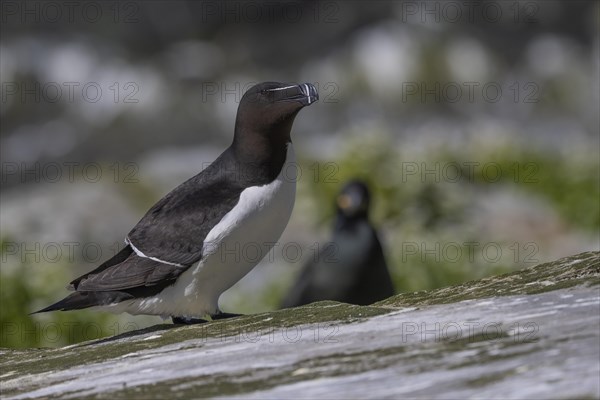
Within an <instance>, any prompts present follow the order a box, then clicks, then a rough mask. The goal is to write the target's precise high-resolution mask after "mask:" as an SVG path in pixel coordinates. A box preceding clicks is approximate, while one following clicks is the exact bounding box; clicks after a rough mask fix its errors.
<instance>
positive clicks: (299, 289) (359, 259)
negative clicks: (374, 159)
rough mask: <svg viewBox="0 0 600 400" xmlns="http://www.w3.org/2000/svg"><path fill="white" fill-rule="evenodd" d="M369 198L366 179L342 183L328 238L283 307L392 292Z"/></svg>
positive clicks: (362, 299)
mask: <svg viewBox="0 0 600 400" xmlns="http://www.w3.org/2000/svg"><path fill="white" fill-rule="evenodd" d="M369 202H370V195H369V190H368V189H367V186H366V184H365V183H363V182H361V181H357V180H354V181H350V182H348V183H347V184H346V185H345V186H344V187H343V189H342V190H341V192H340V194H339V195H338V196H337V201H336V207H337V216H336V219H335V225H334V228H333V235H332V238H331V241H330V242H328V243H327V244H325V245H324V246H323V247H322V249H321V250H320V251H319V252H318V253H317V254H316V257H311V260H310V261H309V262H308V263H307V264H306V265H305V266H304V268H303V269H302V271H301V272H300V275H299V277H298V279H297V281H296V283H295V284H294V286H293V287H292V289H291V290H290V291H289V293H288V295H287V297H285V299H284V300H283V302H282V307H295V306H300V305H303V304H308V303H312V302H314V301H320V300H335V301H341V302H344V303H350V304H358V305H367V304H372V303H374V302H376V301H379V300H383V299H385V298H388V297H390V296H392V295H393V294H394V287H393V284H392V279H391V277H390V274H389V271H388V268H387V264H386V261H385V256H384V254H383V250H382V247H381V243H380V242H379V239H378V238H377V232H376V231H375V229H374V228H373V227H372V226H371V224H370V222H369V219H368V211H369Z"/></svg>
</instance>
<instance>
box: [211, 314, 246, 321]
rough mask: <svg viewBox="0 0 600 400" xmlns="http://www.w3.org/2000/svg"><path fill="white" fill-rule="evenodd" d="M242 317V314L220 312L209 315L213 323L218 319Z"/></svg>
mask: <svg viewBox="0 0 600 400" xmlns="http://www.w3.org/2000/svg"><path fill="white" fill-rule="evenodd" d="M242 315H243V314H232V313H226V312H220V313H218V314H214V315H211V316H210V317H211V318H212V319H213V321H216V320H219V319H225V318H234V317H240V316H242Z"/></svg>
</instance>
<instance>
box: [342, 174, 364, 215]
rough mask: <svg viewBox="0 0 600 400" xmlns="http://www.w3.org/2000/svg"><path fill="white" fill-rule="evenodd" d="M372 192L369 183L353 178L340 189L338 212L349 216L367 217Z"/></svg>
mask: <svg viewBox="0 0 600 400" xmlns="http://www.w3.org/2000/svg"><path fill="white" fill-rule="evenodd" d="M370 197H371V196H370V194H369V189H368V187H367V185H366V184H365V183H364V182H362V181H359V180H352V181H350V182H348V183H346V185H344V187H343V188H342V190H341V191H340V194H339V195H338V196H337V199H336V205H337V209H338V213H341V214H342V215H344V216H345V217H347V218H366V217H367V215H368V212H369V203H370V200H371V199H370Z"/></svg>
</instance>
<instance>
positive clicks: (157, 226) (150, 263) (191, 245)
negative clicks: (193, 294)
mask: <svg viewBox="0 0 600 400" xmlns="http://www.w3.org/2000/svg"><path fill="white" fill-rule="evenodd" d="M226 154H227V153H224V154H223V155H221V157H219V159H217V160H216V161H215V162H214V163H213V164H211V166H210V167H208V168H207V169H205V170H204V171H202V172H201V173H200V174H198V175H196V176H194V177H193V178H191V179H189V180H188V181H186V182H184V183H183V184H181V185H180V186H178V187H177V188H175V189H174V190H173V191H171V192H170V193H169V194H167V195H166V196H165V197H163V198H162V199H161V200H159V201H158V202H157V203H156V204H155V205H154V206H153V207H152V208H150V210H149V211H148V212H147V213H146V215H144V217H143V218H142V219H141V220H140V222H138V224H137V225H136V226H135V227H134V228H133V229H132V230H131V232H130V233H129V235H128V236H127V240H128V241H129V243H130V245H128V246H127V247H126V248H125V249H124V250H122V251H121V252H119V253H118V254H117V255H115V256H114V257H113V258H112V259H110V260H108V261H107V262H105V263H104V264H102V265H101V266H100V267H98V268H96V269H95V270H94V271H92V272H90V273H88V274H86V275H83V276H81V277H79V278H77V279H75V280H74V281H73V282H72V285H73V288H74V289H75V290H77V291H115V290H129V289H132V290H135V289H137V288H144V287H146V288H147V287H153V286H155V287H156V290H158V291H160V290H162V288H163V287H164V285H165V283H169V282H170V283H173V282H174V281H175V279H177V277H178V276H179V275H181V273H183V272H184V271H185V270H186V269H187V268H189V267H190V266H191V265H192V264H193V263H195V262H196V261H198V260H200V259H201V258H202V248H203V244H204V239H205V238H206V236H207V234H208V232H210V230H211V229H212V228H213V227H214V226H215V225H216V224H217V223H219V221H220V220H221V219H222V218H223V216H225V214H227V213H228V212H229V211H230V210H231V209H232V208H233V207H234V206H235V205H236V204H237V202H238V201H239V197H240V194H241V192H242V190H243V189H244V187H243V186H242V185H240V184H239V183H236V182H235V181H234V180H232V179H231V174H230V173H231V171H230V170H229V169H228V168H225V165H226V164H227V163H226V161H227V158H226V157H224V156H226ZM219 160H221V161H219ZM131 246H135V248H136V249H137V250H138V251H140V252H142V253H143V256H142V255H140V254H138V252H136V251H134V250H135V249H133V248H132V247H131ZM144 291H145V292H147V290H145V289H144Z"/></svg>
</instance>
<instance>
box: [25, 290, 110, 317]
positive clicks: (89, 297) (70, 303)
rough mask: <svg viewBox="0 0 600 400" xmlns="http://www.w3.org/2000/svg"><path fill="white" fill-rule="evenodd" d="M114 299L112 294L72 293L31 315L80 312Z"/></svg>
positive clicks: (108, 302)
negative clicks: (51, 312)
mask: <svg viewBox="0 0 600 400" xmlns="http://www.w3.org/2000/svg"><path fill="white" fill-rule="evenodd" d="M116 297H117V296H115V293H114V292H74V293H71V294H70V295H68V296H67V297H65V298H64V299H62V300H60V301H57V302H56V303H54V304H52V305H49V306H48V307H46V308H42V309H41V310H38V311H35V312H32V313H31V314H37V313H43V312H48V311H69V310H81V309H83V308H88V307H94V306H100V305H106V304H110V303H112V302H114V300H116ZM120 300H121V299H120Z"/></svg>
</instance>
